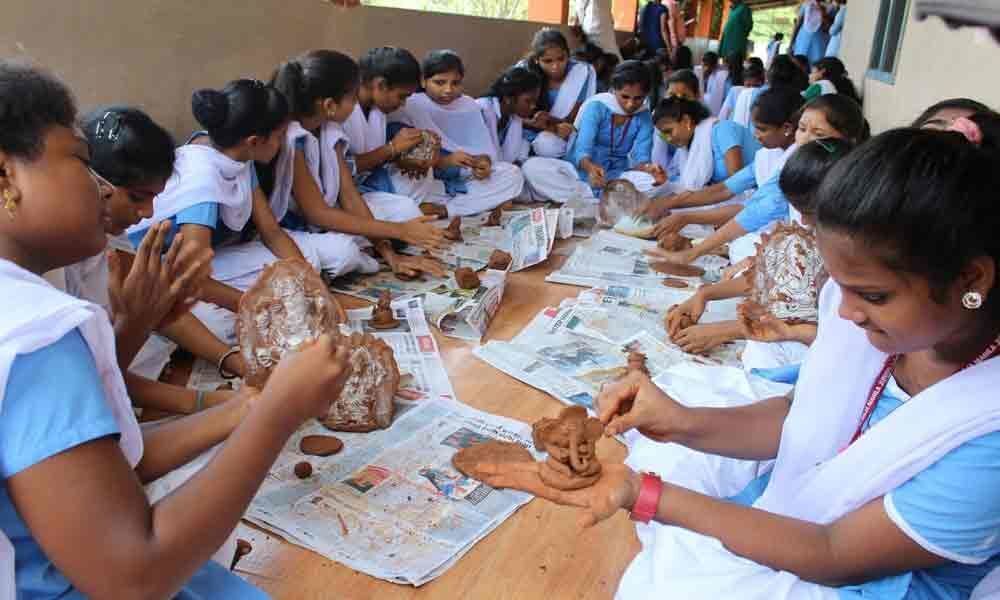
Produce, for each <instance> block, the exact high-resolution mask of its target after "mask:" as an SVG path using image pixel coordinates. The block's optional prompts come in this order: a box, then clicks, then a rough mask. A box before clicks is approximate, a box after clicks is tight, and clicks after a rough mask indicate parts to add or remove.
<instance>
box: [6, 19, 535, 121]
mask: <svg viewBox="0 0 1000 600" xmlns="http://www.w3.org/2000/svg"><path fill="white" fill-rule="evenodd" d="M5 8H6V10H4V14H3V18H2V19H0V56H2V57H5V58H10V57H15V56H26V57H29V58H31V59H32V60H34V61H36V62H37V63H39V64H42V65H45V66H47V67H49V68H51V69H53V70H54V71H55V72H56V73H57V74H58V75H59V76H60V77H62V78H63V79H64V80H65V81H67V82H68V83H69V85H70V86H71V87H72V89H73V90H74V92H75V93H76V94H77V97H78V99H79V102H80V106H81V107H82V108H84V109H86V108H88V107H93V106H95V105H98V104H108V103H127V104H135V105H138V106H140V107H142V108H144V109H145V110H147V111H148V112H149V113H150V114H151V115H152V116H153V117H154V118H155V119H156V120H157V121H159V122H160V123H161V124H163V125H164V126H165V127H167V128H168V129H169V130H171V131H172V132H174V134H175V135H177V136H178V137H181V136H185V135H186V134H187V133H189V132H190V131H191V130H192V129H193V128H194V126H195V123H194V119H193V118H192V117H191V108H190V98H191V92H192V91H193V90H195V89H197V88H199V87H207V86H211V87H219V86H221V85H223V84H225V83H226V82H227V81H229V80H231V79H237V78H240V77H257V78H259V79H263V80H266V79H267V78H268V77H269V76H270V73H271V71H272V70H273V69H274V68H275V67H276V66H277V65H278V64H279V63H280V62H281V61H282V60H284V59H286V58H288V57H291V56H295V55H297V54H300V53H302V52H304V51H307V50H311V49H315V48H333V49H336V50H340V51H343V52H347V53H349V54H351V55H352V56H355V57H357V56H359V55H360V54H361V53H362V52H364V51H365V50H367V49H368V48H371V47H374V46H382V45H398V46H404V47H406V48H408V49H409V50H410V51H411V52H413V53H414V54H415V55H416V56H417V58H418V59H420V58H422V57H423V55H424V54H425V53H426V52H427V51H428V50H431V49H434V48H442V47H447V48H452V49H454V50H456V51H457V52H459V54H460V55H461V56H462V57H463V60H464V61H465V63H466V71H467V74H466V88H467V91H468V92H469V93H470V94H477V93H479V92H482V91H483V90H484V89H485V88H486V87H487V86H488V85H489V83H490V82H491V81H492V79H493V78H494V77H496V76H497V74H498V73H499V72H500V71H501V70H502V69H503V68H505V67H506V66H508V65H510V64H511V63H512V62H514V61H515V60H516V59H517V58H519V57H520V56H521V55H522V54H523V53H524V52H525V51H526V50H527V48H528V45H529V43H530V41H531V36H532V35H533V34H534V32H535V31H536V30H537V29H538V28H539V27H541V26H542V25H541V24H538V23H531V22H513V21H501V20H494V19H482V18H475V17H465V16H457V15H445V14H439V13H425V12H417V11H406V10H398V9H391V8H373V7H361V8H355V9H350V10H348V9H342V8H336V7H333V6H331V5H330V4H327V3H324V2H321V1H320V0H254V1H253V2H237V1H236V0H141V1H138V2H136V1H132V0H72V1H67V0H7V2H5Z"/></svg>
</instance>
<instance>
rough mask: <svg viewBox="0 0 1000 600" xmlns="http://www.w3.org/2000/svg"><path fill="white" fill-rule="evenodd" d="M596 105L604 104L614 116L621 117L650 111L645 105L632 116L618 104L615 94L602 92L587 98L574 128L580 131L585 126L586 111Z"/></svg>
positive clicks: (578, 113)
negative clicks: (584, 116) (581, 126)
mask: <svg viewBox="0 0 1000 600" xmlns="http://www.w3.org/2000/svg"><path fill="white" fill-rule="evenodd" d="M594 103H598V104H603V105H604V106H606V107H607V108H608V110H610V111H611V112H612V113H613V114H616V115H618V116H619V117H629V116H637V115H640V114H642V113H644V112H646V111H648V110H649V107H648V106H646V105H645V104H643V105H642V108H640V109H639V110H637V111H636V112H634V113H632V114H631V115H630V114H629V113H627V112H625V109H624V108H622V105H621V104H619V103H618V98H617V97H615V95H614V94H613V93H611V92H602V93H600V94H594V95H593V96H591V97H590V98H587V101H586V102H584V103H583V104H582V105H581V106H580V111H579V112H577V113H576V121H574V122H573V126H574V127H576V128H577V129H580V125H582V124H583V113H584V109H585V108H587V107H588V106H590V105H591V104H594Z"/></svg>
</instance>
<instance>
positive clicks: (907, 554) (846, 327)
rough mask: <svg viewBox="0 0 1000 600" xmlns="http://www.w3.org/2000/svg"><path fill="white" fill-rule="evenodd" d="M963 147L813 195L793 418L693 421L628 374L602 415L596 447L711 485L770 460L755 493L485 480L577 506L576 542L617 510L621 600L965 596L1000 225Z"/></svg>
mask: <svg viewBox="0 0 1000 600" xmlns="http://www.w3.org/2000/svg"><path fill="white" fill-rule="evenodd" d="M971 132H972V129H971V128H969V130H968V131H966V132H965V133H966V135H968V136H969V137H966V135H963V134H961V133H956V132H942V131H926V130H917V129H897V130H891V131H888V132H886V133H883V134H881V135H879V136H878V137H876V138H874V139H872V140H871V141H869V142H868V143H866V144H864V145H862V146H860V147H859V148H857V149H855V150H854V151H853V152H852V153H851V154H849V155H848V156H847V157H846V158H844V159H842V160H841V161H840V162H839V163H838V164H837V165H836V166H834V168H833V169H832V170H831V171H830V173H829V174H828V176H827V177H826V178H825V179H824V181H823V183H822V185H821V186H820V189H819V191H818V195H817V202H816V204H817V214H816V217H817V239H818V245H819V249H820V253H821V255H822V256H823V259H824V263H825V265H826V268H827V270H828V272H829V274H830V277H831V280H830V281H829V282H828V283H827V284H826V286H825V287H824V289H823V292H822V294H821V298H820V309H819V328H818V332H817V335H816V340H815V342H814V343H813V346H812V348H811V349H810V351H809V355H808V359H807V360H806V361H805V363H804V365H803V367H802V370H801V374H800V376H799V378H798V381H797V384H796V386H795V389H794V391H793V392H792V394H793V395H794V401H793V400H792V396H791V395H789V396H788V397H776V398H771V399H768V400H763V401H760V402H757V403H754V404H749V405H746V406H741V407H738V408H688V407H685V406H683V405H681V404H679V403H677V402H676V401H674V400H673V399H672V398H671V397H670V396H668V395H667V394H665V393H664V392H662V391H661V390H659V389H658V388H657V387H656V386H655V385H653V384H652V382H651V381H650V380H649V378H648V377H646V376H643V375H641V374H638V373H633V374H631V375H630V376H629V377H628V378H626V379H624V380H622V381H620V382H617V383H615V384H612V385H611V386H610V387H609V388H607V389H605V390H604V391H603V393H602V394H601V395H600V397H599V400H598V405H599V416H600V418H601V420H602V421H604V422H605V423H606V425H607V427H606V431H607V433H609V434H618V433H622V432H624V431H627V430H632V429H636V430H638V431H639V432H640V433H641V434H643V435H644V436H646V437H648V438H652V439H654V440H658V441H661V442H673V443H674V444H678V445H682V446H685V447H687V448H690V449H691V450H692V453H693V454H694V455H697V456H702V457H704V461H703V464H704V465H705V466H706V467H707V466H708V465H711V464H718V462H719V461H718V460H715V461H710V460H709V457H710V455H715V458H716V459H718V457H720V456H721V457H729V458H732V459H750V460H770V459H774V462H773V467H772V468H771V469H770V471H769V473H768V474H767V475H766V476H765V477H762V478H759V479H757V480H754V481H753V482H751V484H750V485H746V488H745V489H744V490H743V491H742V492H741V493H738V494H737V495H735V496H730V495H723V496H722V497H720V496H719V495H715V494H713V493H711V490H713V489H719V487H720V486H719V484H718V482H716V478H717V477H718V476H720V474H721V472H722V471H717V470H712V469H708V468H705V469H702V470H700V471H699V470H698V469H695V468H693V466H692V465H688V467H690V468H688V469H686V470H685V471H684V472H683V473H681V472H665V471H660V474H661V476H662V477H663V479H662V480H661V477H660V476H657V475H654V474H652V473H645V474H642V473H639V472H636V471H633V470H632V468H630V467H627V466H625V465H605V467H604V472H603V475H602V477H601V479H600V480H599V481H598V483H597V484H596V485H594V486H593V487H591V488H588V489H583V490H578V491H575V492H564V491H559V490H554V489H551V488H549V487H547V486H545V485H544V484H543V483H542V481H541V479H539V476H538V473H537V466H535V464H534V463H527V464H521V465H517V466H515V467H509V466H505V465H498V464H488V465H479V466H478V467H477V469H478V470H479V471H480V472H482V471H486V472H488V473H491V475H490V476H487V477H485V481H486V482H487V483H489V484H490V485H492V486H494V487H514V488H518V489H523V490H528V491H531V492H533V493H535V494H537V495H541V496H544V497H546V498H550V499H552V500H554V501H556V502H558V503H561V504H568V505H574V506H579V507H581V508H583V509H584V510H585V512H584V514H582V515H581V520H582V521H583V522H584V524H593V523H596V522H597V521H600V520H603V519H605V518H607V517H609V516H611V515H613V514H615V513H616V512H618V511H619V510H622V509H624V510H630V511H631V513H632V518H633V519H635V520H637V521H639V524H637V525H636V527H637V534H638V536H639V538H640V541H641V543H642V550H641V551H640V552H639V554H638V555H637V556H636V558H635V559H634V560H633V562H632V564H631V565H629V567H628V568H627V570H626V571H625V574H624V575H623V577H622V580H621V583H620V585H619V588H618V591H617V597H618V598H620V599H622V600H625V599H630V598H652V597H670V598H684V599H686V600H699V599H702V598H704V599H706V600H707V599H712V600H715V599H718V598H739V599H755V600H756V599H760V600H764V599H768V600H799V599H811V600H849V599H859V600H860V599H862V598H879V599H893V600H902V599H906V598H968V597H970V596H974V589H975V588H976V587H977V586H978V585H980V583H981V582H982V581H983V579H984V578H985V577H986V576H987V574H988V573H990V572H991V571H994V570H995V569H997V568H998V567H1000V543H998V540H1000V476H998V474H1000V402H998V400H997V394H996V390H997V389H998V387H997V386H1000V356H998V354H1000V296H998V289H997V286H998V272H1000V271H998V268H997V267H998V264H1000V262H998V261H1000V246H998V244H997V241H996V240H997V238H996V230H997V228H998V227H1000V216H998V213H997V211H996V210H995V206H994V201H993V198H992V197H991V195H990V193H989V192H986V190H995V189H998V188H1000V155H998V154H997V152H996V149H995V148H988V147H987V145H986V144H983V145H982V146H980V145H978V144H977V143H976V142H975V140H976V139H977V136H975V135H970V133H971ZM958 231H960V232H962V235H956V234H955V232H958ZM913 232H920V235H914V233H913ZM637 467H638V468H643V467H641V466H639V465H637ZM742 483H743V484H746V482H742ZM724 487H725V488H728V489H734V486H732V485H730V486H724ZM735 489H736V490H737V491H739V489H740V487H739V486H735ZM779 540H780V543H779V542H778V541H779Z"/></svg>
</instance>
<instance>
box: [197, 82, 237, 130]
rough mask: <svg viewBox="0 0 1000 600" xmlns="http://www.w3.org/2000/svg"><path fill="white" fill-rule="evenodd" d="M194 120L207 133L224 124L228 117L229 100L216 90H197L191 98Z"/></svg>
mask: <svg viewBox="0 0 1000 600" xmlns="http://www.w3.org/2000/svg"><path fill="white" fill-rule="evenodd" d="M191 111H192V112H193V113H194V118H195V119H197V120H198V122H199V123H201V125H202V126H203V127H204V128H205V129H208V130H209V131H212V130H215V129H218V128H220V127H222V126H223V125H225V124H226V119H227V118H228V117H229V99H228V98H226V95H225V94H223V93H222V92H220V91H218V90H211V89H205V90H198V91H197V92H195V93H194V94H192V96H191Z"/></svg>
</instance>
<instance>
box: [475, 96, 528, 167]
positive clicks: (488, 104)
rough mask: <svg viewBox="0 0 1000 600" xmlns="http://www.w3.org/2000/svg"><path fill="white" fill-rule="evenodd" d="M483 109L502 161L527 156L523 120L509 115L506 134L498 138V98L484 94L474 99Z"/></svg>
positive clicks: (510, 161)
mask: <svg viewBox="0 0 1000 600" xmlns="http://www.w3.org/2000/svg"><path fill="white" fill-rule="evenodd" d="M476 102H478V103H479V106H480V107H481V108H482V110H483V118H484V119H485V120H486V125H487V126H488V128H489V131H490V133H491V134H492V136H493V143H494V145H495V146H496V147H497V148H498V151H497V155H498V156H499V157H500V160H502V161H503V162H509V163H513V162H517V161H519V160H524V159H526V158H528V155H527V152H526V151H525V146H526V144H527V142H526V141H525V140H524V122H523V121H521V117H519V116H517V115H511V116H510V122H509V124H508V125H507V135H506V136H505V137H504V138H503V139H502V140H501V139H500V119H501V117H502V114H501V111H500V100H499V99H497V98H495V97H493V96H486V97H484V98H479V99H477V100H476Z"/></svg>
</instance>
